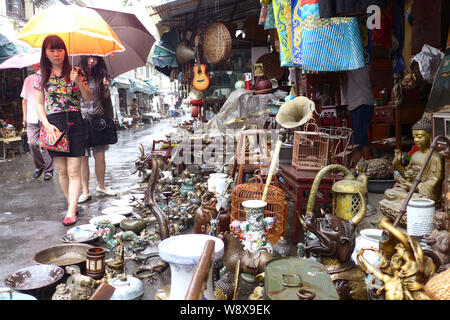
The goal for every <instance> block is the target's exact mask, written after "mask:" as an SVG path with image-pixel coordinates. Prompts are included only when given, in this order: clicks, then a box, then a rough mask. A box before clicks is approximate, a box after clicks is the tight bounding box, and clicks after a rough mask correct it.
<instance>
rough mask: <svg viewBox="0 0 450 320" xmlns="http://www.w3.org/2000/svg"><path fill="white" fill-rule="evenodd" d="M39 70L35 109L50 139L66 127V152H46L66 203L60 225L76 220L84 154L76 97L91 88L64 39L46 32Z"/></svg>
mask: <svg viewBox="0 0 450 320" xmlns="http://www.w3.org/2000/svg"><path fill="white" fill-rule="evenodd" d="M40 65H41V70H40V71H38V72H37V73H36V77H35V81H34V88H35V89H36V110H37V113H38V116H39V119H40V120H41V122H42V125H43V127H44V129H45V131H46V133H47V135H48V137H49V140H50V141H55V140H56V133H57V130H59V131H61V132H62V131H63V130H66V129H68V132H69V145H70V152H56V151H50V156H51V157H52V158H53V160H54V162H55V164H56V167H57V168H58V172H59V184H60V186H61V189H62V191H63V192H64V195H65V197H66V199H67V202H68V209H67V214H66V217H65V218H64V220H63V225H66V226H69V225H73V224H75V223H76V222H77V215H78V207H77V203H78V197H79V195H80V191H81V174H80V171H81V157H82V156H84V154H85V128H84V124H83V119H82V117H81V112H80V108H81V107H80V98H81V97H82V98H83V99H84V100H86V101H90V100H92V91H91V89H90V88H89V86H88V83H87V81H86V78H85V76H84V74H83V72H82V71H81V70H80V69H79V68H73V69H72V66H71V64H70V62H69V57H68V54H67V49H66V45H65V43H64V41H63V40H62V39H61V38H60V37H58V36H56V35H49V36H47V37H46V38H45V40H44V42H43V44H42V53H41V62H40Z"/></svg>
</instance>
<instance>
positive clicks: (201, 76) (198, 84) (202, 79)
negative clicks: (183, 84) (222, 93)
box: [192, 36, 211, 91]
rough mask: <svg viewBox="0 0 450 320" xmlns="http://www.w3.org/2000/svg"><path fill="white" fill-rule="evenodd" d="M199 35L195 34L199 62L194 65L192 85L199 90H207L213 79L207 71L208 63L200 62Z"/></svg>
mask: <svg viewBox="0 0 450 320" xmlns="http://www.w3.org/2000/svg"><path fill="white" fill-rule="evenodd" d="M198 42H199V37H198V36H195V53H196V56H197V64H196V65H194V78H193V79H192V86H193V87H194V88H195V89H197V90H198V91H205V90H206V89H208V88H209V85H210V84H211V79H210V78H209V76H208V74H207V73H206V65H205V64H201V63H200V56H199V54H198Z"/></svg>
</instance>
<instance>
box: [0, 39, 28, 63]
mask: <svg viewBox="0 0 450 320" xmlns="http://www.w3.org/2000/svg"><path fill="white" fill-rule="evenodd" d="M30 49H31V48H30V47H29V46H27V45H25V44H23V43H18V42H15V41H14V40H13V39H12V38H9V37H7V36H6V35H4V34H2V33H0V63H2V62H4V61H6V60H7V59H9V58H10V57H12V56H14V55H17V54H21V53H26V52H29V51H30Z"/></svg>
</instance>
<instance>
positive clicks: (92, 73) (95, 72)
mask: <svg viewBox="0 0 450 320" xmlns="http://www.w3.org/2000/svg"><path fill="white" fill-rule="evenodd" d="M89 57H91V56H82V57H81V61H80V67H81V69H82V70H83V71H84V73H85V75H86V77H87V79H88V81H91V80H93V81H94V83H95V90H96V91H97V94H98V96H99V97H100V98H101V99H102V98H103V95H104V93H105V92H106V90H108V86H105V85H104V84H103V79H105V78H106V80H108V81H111V77H110V76H109V73H108V69H107V68H106V64H105V60H104V59H103V57H97V56H92V57H94V58H97V64H96V65H95V66H94V67H93V68H92V69H90V68H89V65H88V59H89Z"/></svg>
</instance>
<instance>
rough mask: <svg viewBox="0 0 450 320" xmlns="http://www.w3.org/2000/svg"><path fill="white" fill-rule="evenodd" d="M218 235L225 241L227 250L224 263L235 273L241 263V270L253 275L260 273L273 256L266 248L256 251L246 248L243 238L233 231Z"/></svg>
mask: <svg viewBox="0 0 450 320" xmlns="http://www.w3.org/2000/svg"><path fill="white" fill-rule="evenodd" d="M218 237H219V238H220V239H222V240H223V242H224V243H225V250H224V253H223V256H222V261H223V264H224V266H225V267H226V268H227V270H229V271H231V272H233V273H235V272H236V266H237V265H239V272H243V273H248V274H251V275H257V274H260V273H261V272H264V270H265V266H266V263H267V262H268V261H269V260H271V259H272V258H273V256H272V255H271V254H270V253H269V252H267V251H265V250H261V251H258V252H255V253H252V252H250V251H248V250H244V248H243V247H242V244H241V240H240V239H239V238H238V237H237V236H236V235H234V234H233V233H231V232H225V233H223V234H220V235H219V236H218ZM238 261H239V263H238Z"/></svg>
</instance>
